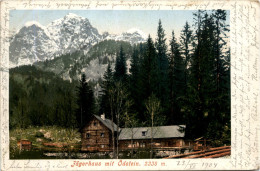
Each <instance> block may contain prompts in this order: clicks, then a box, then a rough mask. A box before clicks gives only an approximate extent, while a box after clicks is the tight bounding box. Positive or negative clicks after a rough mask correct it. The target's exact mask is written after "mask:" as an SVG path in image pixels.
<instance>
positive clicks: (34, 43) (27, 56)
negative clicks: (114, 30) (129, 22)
mask: <svg viewBox="0 0 260 171" xmlns="http://www.w3.org/2000/svg"><path fill="white" fill-rule="evenodd" d="M104 40H116V41H126V42H130V44H131V45H133V44H137V43H142V42H144V41H145V40H146V35H145V33H143V32H142V31H141V30H139V29H130V30H128V31H126V32H123V33H122V34H120V35H110V34H109V33H107V34H102V35H101V34H99V32H98V29H97V28H94V27H93V26H92V25H91V23H90V22H89V20H88V19H87V18H84V17H82V16H79V15H76V14H74V13H68V14H67V15H65V16H64V17H63V18H60V19H57V20H54V21H52V22H51V23H49V24H48V25H47V26H44V25H42V24H40V23H39V22H37V21H29V22H27V23H26V24H25V25H24V26H23V27H22V28H21V29H20V30H19V31H18V32H17V33H16V34H15V35H14V36H13V38H12V40H11V42H10V47H9V53H10V68H12V67H16V66H21V65H31V64H33V63H35V62H38V61H45V60H51V59H54V58H56V57H58V56H61V55H64V54H68V53H73V52H75V51H78V50H80V49H84V53H87V52H88V50H89V49H90V48H91V47H92V46H94V45H95V44H97V43H99V42H101V41H104Z"/></svg>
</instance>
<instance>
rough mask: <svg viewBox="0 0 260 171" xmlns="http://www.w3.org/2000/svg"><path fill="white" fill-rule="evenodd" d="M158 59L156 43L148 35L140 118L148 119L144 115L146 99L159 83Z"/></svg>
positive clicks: (144, 58)
mask: <svg viewBox="0 0 260 171" xmlns="http://www.w3.org/2000/svg"><path fill="white" fill-rule="evenodd" d="M157 67H158V65H157V59H156V51H155V47H154V43H153V40H152V38H151V37H150V35H149V37H148V40H147V43H146V48H145V53H144V55H143V58H142V63H141V73H140V79H141V86H140V89H141V91H140V97H141V99H142V108H143V109H142V112H141V113H139V115H140V120H141V121H143V122H144V121H146V119H145V116H144V111H145V106H144V99H147V98H148V97H149V96H150V95H151V94H152V92H154V91H155V90H156V88H157V87H158V85H157V83H158V82H157V80H158V78H157V76H158V75H157V71H158V69H157Z"/></svg>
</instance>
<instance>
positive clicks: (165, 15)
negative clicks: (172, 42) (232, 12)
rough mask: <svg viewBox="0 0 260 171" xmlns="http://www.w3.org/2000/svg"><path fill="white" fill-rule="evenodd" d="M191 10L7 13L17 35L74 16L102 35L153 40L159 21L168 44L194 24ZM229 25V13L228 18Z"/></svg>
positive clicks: (11, 26)
mask: <svg viewBox="0 0 260 171" xmlns="http://www.w3.org/2000/svg"><path fill="white" fill-rule="evenodd" d="M193 12H195V11H193V10H174V11H172V10H149V11H147V10H124V11H122V10H13V11H11V12H10V29H11V30H13V31H17V30H18V29H20V28H21V27H22V26H23V25H24V24H25V23H26V22H27V21H38V22H39V23H41V24H42V25H44V26H46V25H48V24H49V23H50V22H52V21H53V20H56V19H59V18H62V17H64V16H65V15H66V14H68V13H74V14H77V15H79V16H82V17H85V18H88V19H89V21H90V23H91V24H92V26H94V27H95V28H97V29H98V31H99V33H101V34H102V33H103V32H105V31H107V32H109V33H112V34H120V33H122V32H125V31H127V30H129V29H131V28H138V29H140V30H142V31H143V32H145V33H147V34H151V36H152V37H153V38H155V37H156V32H157V27H158V21H159V19H161V21H162V26H163V28H164V30H165V33H166V36H167V37H168V40H169V38H170V36H171V32H172V30H174V32H175V33H176V36H177V37H179V33H180V31H181V30H182V29H183V26H184V24H185V22H186V21H188V22H189V23H190V24H192V23H193V15H192V13H193ZM227 22H228V23H229V12H228V17H227Z"/></svg>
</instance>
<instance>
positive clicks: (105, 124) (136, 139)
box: [80, 115, 190, 151]
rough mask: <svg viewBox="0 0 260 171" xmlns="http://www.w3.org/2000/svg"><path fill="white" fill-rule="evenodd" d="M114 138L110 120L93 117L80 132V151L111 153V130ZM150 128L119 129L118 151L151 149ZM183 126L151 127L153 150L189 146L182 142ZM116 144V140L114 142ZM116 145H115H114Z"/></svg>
mask: <svg viewBox="0 0 260 171" xmlns="http://www.w3.org/2000/svg"><path fill="white" fill-rule="evenodd" d="M113 129H114V134H115V138H116V132H117V125H116V124H115V123H112V121H111V120H110V119H107V118H105V115H101V117H99V116H97V115H93V117H92V119H91V120H90V121H89V122H88V123H87V124H86V125H85V126H84V127H83V128H82V129H81V130H80V132H81V142H82V147H81V150H82V151H112V144H113V142H112V130H113ZM151 131H152V129H151V127H137V128H119V149H120V150H127V149H132V148H134V149H137V148H150V147H151V138H152V136H151ZM184 136H185V125H172V126H159V127H153V144H152V145H153V147H154V148H182V147H185V146H189V145H190V144H188V142H187V141H185V140H184ZM115 142H116V140H115ZM115 145H116V144H115Z"/></svg>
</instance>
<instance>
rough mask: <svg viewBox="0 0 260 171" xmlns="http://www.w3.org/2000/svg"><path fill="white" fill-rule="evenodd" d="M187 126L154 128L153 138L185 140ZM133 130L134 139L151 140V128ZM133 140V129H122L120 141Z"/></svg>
mask: <svg viewBox="0 0 260 171" xmlns="http://www.w3.org/2000/svg"><path fill="white" fill-rule="evenodd" d="M185 128H186V126H185V125H171V126H158V127H153V138H183V137H184V135H185V133H184V129H185ZM132 129H133V139H151V127H138V128H132ZM129 139H132V130H131V128H121V132H120V134H119V140H129Z"/></svg>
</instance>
